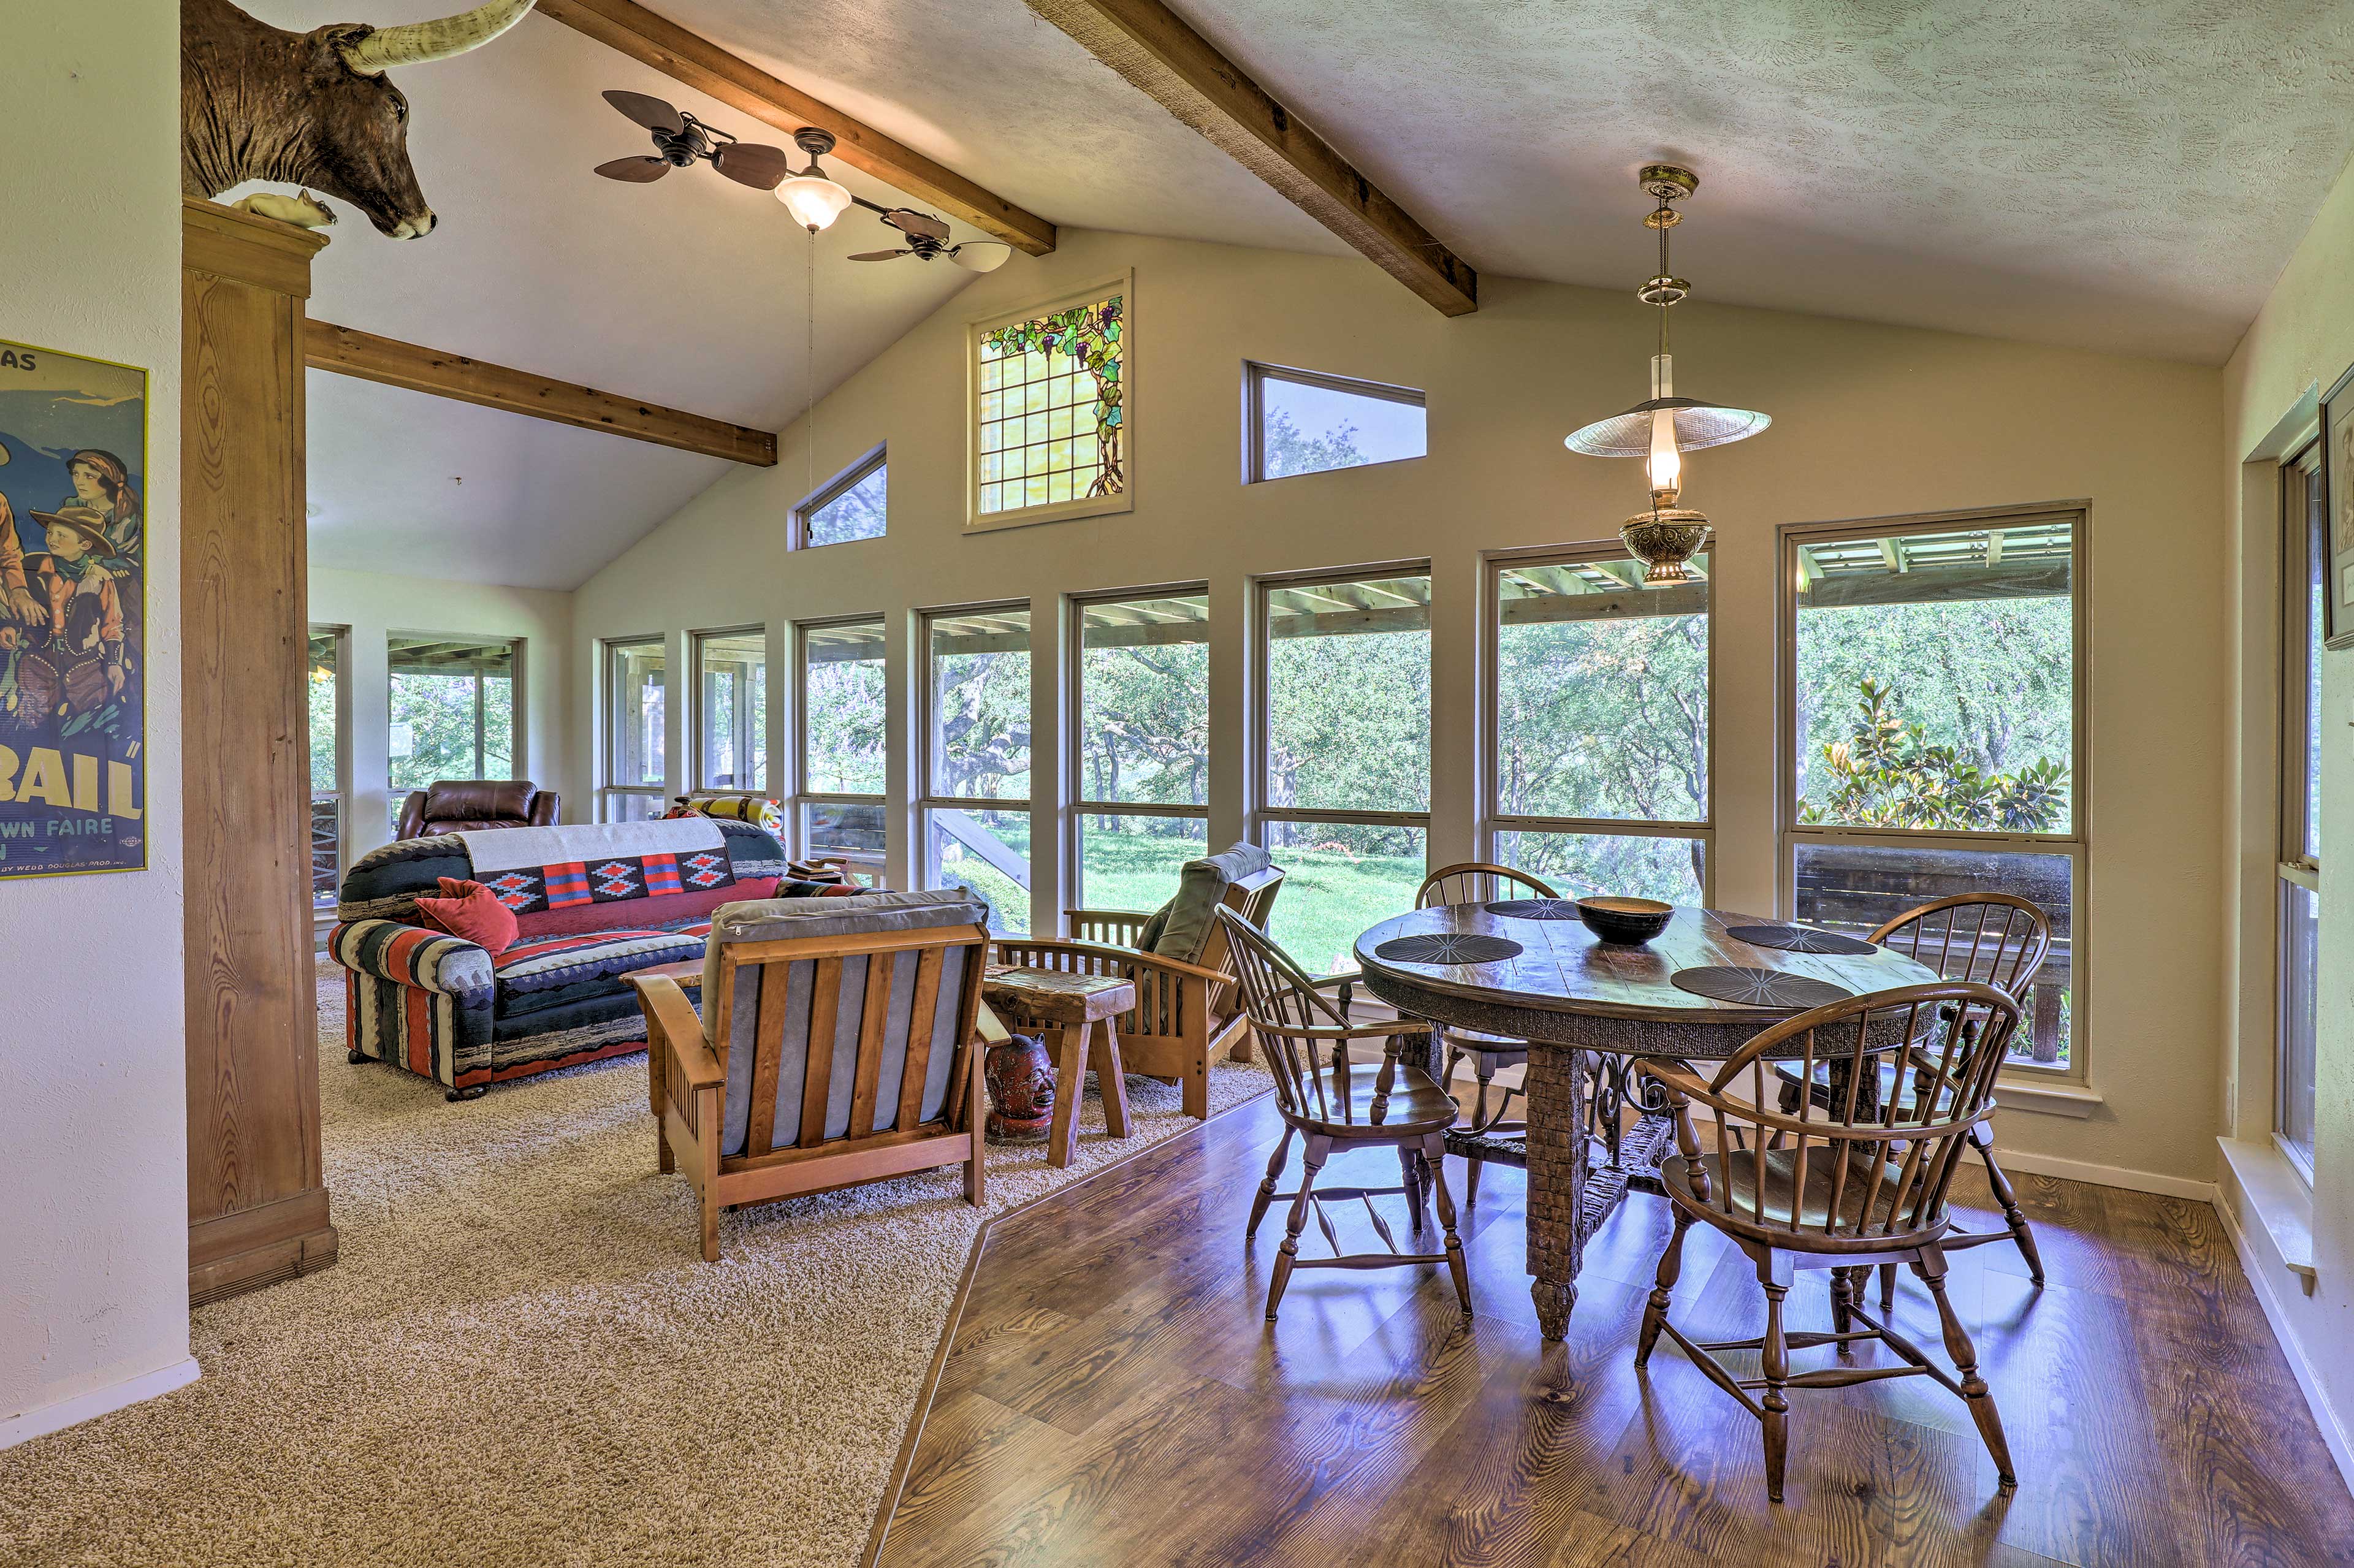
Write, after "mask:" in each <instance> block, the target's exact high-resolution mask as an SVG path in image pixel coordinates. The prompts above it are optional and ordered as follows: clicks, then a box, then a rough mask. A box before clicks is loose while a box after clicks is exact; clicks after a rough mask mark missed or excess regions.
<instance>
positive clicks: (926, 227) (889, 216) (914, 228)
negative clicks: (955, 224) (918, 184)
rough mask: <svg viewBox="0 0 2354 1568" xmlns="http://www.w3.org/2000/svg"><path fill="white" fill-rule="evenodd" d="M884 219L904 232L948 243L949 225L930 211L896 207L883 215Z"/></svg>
mask: <svg viewBox="0 0 2354 1568" xmlns="http://www.w3.org/2000/svg"><path fill="white" fill-rule="evenodd" d="M883 221H884V222H885V223H887V224H889V225H890V226H891V227H892V228H896V229H897V230H898V231H899V232H900V233H902V234H913V235H916V236H917V237H919V238H924V239H937V240H939V241H941V242H942V243H946V242H947V240H948V237H949V226H948V225H947V224H945V223H942V222H941V221H940V220H939V219H938V218H937V217H932V216H931V214H929V213H924V212H917V210H916V209H915V208H914V207H893V208H892V209H891V210H890V211H889V212H886V213H885V214H884V215H883Z"/></svg>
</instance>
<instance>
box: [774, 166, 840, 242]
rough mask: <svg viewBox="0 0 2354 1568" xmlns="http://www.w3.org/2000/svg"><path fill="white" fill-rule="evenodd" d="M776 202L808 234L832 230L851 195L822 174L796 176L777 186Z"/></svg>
mask: <svg viewBox="0 0 2354 1568" xmlns="http://www.w3.org/2000/svg"><path fill="white" fill-rule="evenodd" d="M777 199H778V200H779V201H780V202H782V203H784V204H785V210H786V211H787V212H790V213H791V214H792V215H793V221H794V222H795V223H798V224H800V225H801V227H802V228H806V229H808V230H809V231H810V232H811V234H815V233H816V232H817V231H818V230H819V229H821V228H832V225H833V220H834V219H835V218H837V217H841V216H842V215H843V210H844V209H845V208H847V207H849V206H850V193H849V192H848V191H846V190H844V189H843V188H842V187H841V186H840V185H835V184H834V183H833V182H832V180H829V179H827V178H826V177H825V176H824V175H794V176H793V177H792V178H790V179H789V180H787V181H785V182H784V183H783V184H782V185H779V186H778V187H777Z"/></svg>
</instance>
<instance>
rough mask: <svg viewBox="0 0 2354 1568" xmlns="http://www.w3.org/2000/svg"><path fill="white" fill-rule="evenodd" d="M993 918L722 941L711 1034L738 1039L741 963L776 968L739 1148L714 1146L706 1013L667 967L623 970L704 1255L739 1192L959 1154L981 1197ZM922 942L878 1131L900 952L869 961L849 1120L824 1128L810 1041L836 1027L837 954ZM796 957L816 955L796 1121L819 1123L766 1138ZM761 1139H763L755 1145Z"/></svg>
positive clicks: (720, 1088)
mask: <svg viewBox="0 0 2354 1568" xmlns="http://www.w3.org/2000/svg"><path fill="white" fill-rule="evenodd" d="M988 942H989V931H988V928H987V927H982V926H977V925H976V926H936V927H925V928H922V929H918V930H912V931H876V932H859V933H854V934H852V935H849V936H842V937H790V938H778V939H775V940H770V941H764V942H734V943H728V944H726V945H725V946H723V947H722V948H720V949H719V969H718V974H717V977H716V980H717V983H716V986H715V987H713V988H712V989H713V990H714V991H716V994H714V995H710V996H706V997H705V998H704V999H703V1000H704V1005H705V1008H706V1009H716V1014H715V1016H714V1017H713V1020H712V1027H711V1038H712V1039H716V1040H720V1041H723V1042H724V1041H727V1040H730V1039H732V1038H734V1026H733V1019H732V1017H731V1014H732V1013H733V1012H734V1007H735V998H736V975H737V970H738V969H743V968H744V967H746V966H747V965H753V964H772V965H775V966H777V972H776V973H774V974H773V975H769V976H766V977H763V983H762V985H761V986H760V1003H759V1016H758V1019H757V1021H756V1022H755V1026H754V1033H753V1041H752V1045H753V1052H754V1055H753V1064H752V1081H751V1091H752V1092H751V1123H750V1126H749V1128H748V1130H747V1133H746V1137H745V1146H744V1147H745V1152H744V1153H742V1154H737V1155H726V1154H723V1153H722V1152H721V1143H722V1140H723V1139H725V1138H726V1096H727V1061H726V1056H725V1055H724V1054H722V1053H721V1052H719V1051H715V1050H714V1049H712V1047H711V1045H710V1044H709V1043H708V1042H707V1041H706V1040H705V1036H704V1029H703V1022H702V1021H701V1020H700V1019H699V1018H697V1017H696V1016H695V1008H694V1006H693V1005H692V1004H691V1003H689V1002H688V1001H687V1000H686V994H685V992H684V991H682V990H680V988H679V982H678V979H677V978H676V977H675V975H674V972H673V973H664V972H661V971H658V970H642V971H640V972H639V973H637V974H633V975H631V976H630V977H629V980H630V983H631V985H632V986H634V987H636V988H637V992H638V1001H639V1005H640V1006H641V1007H642V1008H643V1009H644V1012H645V1018H646V1060H647V1065H648V1072H649V1086H650V1091H651V1097H652V1108H653V1113H654V1124H655V1129H656V1130H655V1138H656V1139H657V1148H656V1159H657V1161H658V1164H659V1167H660V1169H661V1170H662V1171H664V1172H668V1171H674V1170H677V1171H684V1173H685V1175H686V1177H687V1179H688V1180H689V1181H692V1182H694V1184H695V1196H696V1199H697V1201H698V1202H699V1203H700V1205H701V1208H702V1212H703V1258H704V1261H705V1262H706V1263H716V1262H718V1261H719V1211H720V1210H722V1209H726V1208H732V1207H734V1206H736V1205H737V1204H739V1203H765V1202H773V1201H775V1200H776V1199H779V1198H790V1197H795V1196H798V1195H800V1194H801V1193H805V1192H829V1191H832V1189H834V1188H836V1187H854V1186H858V1185H861V1184H863V1183H864V1182H868V1181H883V1180H885V1179H886V1178H889V1177H893V1176H900V1175H905V1174H906V1173H907V1172H908V1171H925V1170H929V1169H930V1168H932V1167H933V1166H936V1165H952V1164H962V1165H963V1166H964V1168H965V1197H966V1199H967V1200H968V1201H969V1202H972V1203H974V1204H976V1205H978V1204H979V1203H980V1202H981V1201H982V1199H983V1197H984V1196H986V1178H985V1176H984V1174H983V1171H982V1168H981V1158H982V1152H983V1143H982V1138H981V1129H982V1128H983V1126H984V1125H985V1107H983V1105H982V1101H981V1052H980V1051H979V1049H977V1048H976V1046H975V1044H974V1031H975V1028H976V1017H977V1014H978V1013H979V1011H980V1008H981V974H982V969H983V964H982V963H981V959H982V957H983V956H984V955H985V953H986V950H987V946H988ZM960 948H965V949H979V950H978V951H974V952H973V953H972V956H971V957H970V959H968V960H967V961H966V962H965V964H964V966H963V969H964V980H963V982H962V990H961V992H960V995H959V996H958V998H957V1003H956V1018H957V1027H956V1040H957V1046H956V1055H955V1057H954V1058H953V1059H952V1060H951V1062H950V1064H949V1082H948V1095H947V1097H946V1099H945V1100H944V1101H943V1102H942V1103H941V1107H940V1110H939V1113H938V1116H937V1117H936V1118H934V1119H932V1120H930V1121H923V1122H919V1121H917V1116H918V1115H919V1114H920V1111H921V1108H922V1103H923V1094H924V1085H925V1082H926V1080H927V1078H928V1071H927V1067H928V1063H929V1061H930V1056H931V1035H930V1030H931V1026H932V1022H933V1020H934V1017H935V1009H936V1006H937V999H938V995H939V987H940V984H941V981H942V975H943V971H944V970H946V969H947V968H948V963H949V955H950V954H951V953H953V952H955V951H957V950H958V949H960ZM901 953H914V954H916V955H917V969H916V994H915V998H914V1003H915V1004H914V1005H913V1006H911V1007H910V1008H909V1009H908V1019H907V1039H906V1041H905V1044H906V1048H907V1055H906V1065H905V1066H904V1068H903V1069H902V1071H901V1074H900V1088H899V1100H898V1108H897V1114H896V1117H895V1118H893V1120H894V1125H893V1126H892V1127H891V1128H890V1129H889V1130H887V1131H882V1132H877V1131H876V1130H875V1123H876V1122H877V1120H878V1119H880V1118H879V1117H878V1115H877V1111H878V1108H879V1107H878V1106H877V1103H876V1097H877V1094H878V1089H879V1083H878V1080H879V1077H880V1074H881V1070H882V1065H883V1058H884V1055H885V1050H886V1048H887V1047H888V1046H889V1045H890V1044H894V1042H891V1041H889V1040H886V1039H885V1029H886V1027H887V1025H888V1023H889V1014H890V1005H889V1004H890V997H891V977H892V973H893V970H894V969H895V967H896V963H895V962H885V961H873V962H870V963H868V965H867V966H866V990H865V992H864V1011H863V1012H862V1013H861V1027H860V1030H859V1035H858V1054H857V1066H856V1072H857V1078H856V1082H855V1084H854V1086H853V1091H852V1099H851V1110H850V1127H849V1129H848V1131H847V1132H846V1133H845V1134H844V1135H843V1136H842V1137H840V1138H831V1139H830V1138H825V1137H823V1136H822V1128H823V1125H824V1117H825V1107H826V1104H827V1100H828V1097H829V1095H830V1093H831V1088H832V1073H833V1067H834V1062H833V1056H832V1052H831V1051H830V1050H827V1051H820V1050H817V1049H815V1048H814V1046H815V1043H816V1042H819V1041H825V1042H829V1043H830V1042H831V1041H832V1038H833V1019H834V1014H835V1009H836V1007H837V1006H838V1005H839V1002H840V998H841V971H842V966H843V960H844V959H852V958H860V957H865V958H868V959H875V960H885V959H896V955H897V954H901ZM802 960H813V961H814V962H815V963H816V965H817V975H816V982H815V985H814V987H813V989H812V991H811V1017H810V1020H809V1028H808V1031H807V1038H808V1039H809V1041H810V1042H811V1049H810V1056H809V1065H808V1068H807V1075H806V1076H805V1077H804V1078H803V1080H802V1084H801V1107H802V1111H801V1116H802V1123H801V1125H802V1126H803V1127H809V1126H811V1125H815V1126H817V1127H818V1128H821V1136H820V1137H819V1138H818V1139H816V1140H815V1141H813V1142H809V1143H801V1144H796V1145H795V1146H793V1147H791V1148H788V1149H771V1148H769V1144H770V1142H771V1141H772V1140H773V1139H774V1136H775V1132H776V1122H775V1118H776V1094H777V1073H778V1068H779V1063H780V1061H781V1060H782V1056H783V1052H784V1050H785V1033H786V1024H787V1022H788V1019H787V1016H786V1001H785V998H786V984H785V974H784V970H785V969H787V968H788V967H789V966H790V965H792V964H794V963H796V962H800V961H802ZM754 1150H758V1152H757V1153H756V1152H754Z"/></svg>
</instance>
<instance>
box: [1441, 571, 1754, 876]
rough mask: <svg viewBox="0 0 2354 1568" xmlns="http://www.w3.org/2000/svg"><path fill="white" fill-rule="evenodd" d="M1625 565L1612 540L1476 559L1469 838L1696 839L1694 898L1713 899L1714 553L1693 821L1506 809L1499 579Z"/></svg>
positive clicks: (1491, 850)
mask: <svg viewBox="0 0 2354 1568" xmlns="http://www.w3.org/2000/svg"><path fill="white" fill-rule="evenodd" d="M1617 562H1626V563H1628V564H1629V565H1633V564H1634V563H1632V562H1631V561H1630V559H1629V557H1628V555H1627V551H1626V547H1625V546H1623V545H1620V544H1618V543H1617V542H1615V541H1613V542H1611V543H1607V544H1605V543H1600V542H1596V543H1594V544H1589V545H1575V546H1554V547H1549V548H1540V549H1528V550H1494V551H1490V552H1487V553H1486V554H1484V555H1483V556H1481V559H1480V566H1481V572H1480V594H1481V603H1480V612H1479V613H1480V620H1481V622H1482V627H1483V630H1482V631H1481V639H1482V641H1481V646H1480V671H1479V769H1480V774H1481V778H1480V781H1479V833H1478V837H1477V841H1476V842H1478V844H1479V854H1480V855H1481V856H1483V857H1484V858H1486V859H1488V860H1490V861H1494V860H1496V859H1497V858H1498V851H1497V848H1496V843H1497V840H1498V839H1499V838H1500V837H1501V836H1502V835H1503V834H1505V833H1577V834H1596V835H1604V836H1608V837H1613V838H1632V839H1698V840H1699V841H1700V842H1701V898H1702V904H1703V905H1704V906H1707V907H1711V908H1713V907H1714V906H1715V901H1716V873H1717V853H1716V785H1717V779H1718V774H1717V736H1718V732H1719V730H1720V729H1721V728H1722V726H1720V725H1719V724H1718V723H1717V722H1716V682H1717V651H1718V646H1719V644H1720V642H1721V641H1722V639H1720V638H1719V637H1718V636H1717V634H1716V572H1715V567H1716V557H1715V556H1714V555H1713V553H1711V554H1710V556H1709V564H1708V567H1706V568H1705V574H1706V575H1705V576H1704V577H1703V579H1702V580H1703V581H1705V582H1706V583H1707V585H1708V800H1706V801H1705V802H1703V804H1702V811H1701V815H1700V817H1699V819H1698V820H1696V821H1689V822H1679V821H1647V820H1643V819H1638V818H1633V817H1553V816H1546V815H1543V814H1539V813H1527V812H1506V811H1505V810H1503V802H1502V800H1501V798H1500V790H1501V788H1502V784H1501V780H1502V775H1503V769H1502V763H1501V754H1502V747H1503V709H1502V700H1503V690H1502V679H1503V652H1502V642H1503V625H1504V617H1503V609H1504V597H1503V578H1504V575H1505V574H1506V573H1507V572H1512V571H1519V570H1522V569H1525V568H1527V567H1596V568H1598V569H1601V570H1603V571H1604V572H1605V574H1606V575H1607V576H1610V577H1618V576H1619V575H1620V574H1619V573H1617V572H1616V571H1610V570H1609V569H1608V567H1609V566H1610V564H1612V563H1617ZM1626 587H1627V588H1628V591H1630V592H1636V593H1643V592H1649V591H1651V590H1649V589H1647V588H1643V587H1642V586H1641V582H1640V578H1639V575H1638V577H1635V578H1634V579H1633V580H1629V581H1628V582H1627V583H1626Z"/></svg>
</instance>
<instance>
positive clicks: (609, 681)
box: [597, 631, 673, 822]
mask: <svg viewBox="0 0 2354 1568" xmlns="http://www.w3.org/2000/svg"><path fill="white" fill-rule="evenodd" d="M598 647H599V652H598V664H599V670H598V674H599V683H598V684H599V692H598V705H599V710H600V714H599V716H600V717H601V719H602V721H603V726H604V732H605V733H604V744H603V745H602V746H600V747H599V748H598V752H599V756H598V759H597V760H598V773H599V782H598V785H597V820H598V821H599V822H615V821H622V820H623V819H621V818H619V817H616V816H615V815H614V814H613V810H612V805H613V802H614V801H615V800H617V799H620V797H623V796H636V797H640V798H642V799H648V800H652V801H653V803H654V806H655V808H656V810H655V813H654V814H655V815H657V816H659V815H661V810H660V809H661V807H662V806H663V804H664V800H665V797H666V795H667V793H668V791H669V789H670V778H671V771H670V734H669V731H670V715H669V707H668V705H669V703H670V701H671V698H672V695H673V693H672V691H671V686H670V639H669V638H667V637H665V636H664V635H663V634H662V633H661V632H658V631H657V632H649V633H645V634H642V635H640V636H634V637H607V638H603V639H600V640H599V645H598ZM645 647H653V648H658V649H660V650H662V654H663V704H664V707H663V782H661V783H660V784H616V783H614V782H613V780H614V779H615V778H616V777H617V776H618V764H619V752H620V725H619V724H618V723H617V722H616V719H617V716H618V715H617V714H616V711H615V704H616V702H617V700H618V698H619V694H620V656H621V653H622V652H623V650H625V649H631V648H645Z"/></svg>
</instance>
